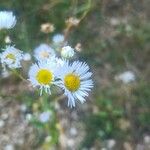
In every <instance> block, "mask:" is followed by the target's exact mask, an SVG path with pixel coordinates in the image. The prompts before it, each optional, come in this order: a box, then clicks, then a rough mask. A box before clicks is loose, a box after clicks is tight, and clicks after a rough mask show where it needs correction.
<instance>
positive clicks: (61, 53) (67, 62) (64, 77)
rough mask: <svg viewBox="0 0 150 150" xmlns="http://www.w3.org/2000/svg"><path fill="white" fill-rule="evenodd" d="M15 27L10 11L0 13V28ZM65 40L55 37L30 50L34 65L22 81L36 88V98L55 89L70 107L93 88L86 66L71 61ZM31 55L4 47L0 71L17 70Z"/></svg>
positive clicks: (69, 50)
mask: <svg viewBox="0 0 150 150" xmlns="http://www.w3.org/2000/svg"><path fill="white" fill-rule="evenodd" d="M4 16H5V17H4ZM15 24H16V17H15V16H14V15H13V13H12V12H6V11H4V12H0V29H10V28H13V27H14V26H15ZM65 40H66V38H65V36H64V35H62V34H56V35H54V36H53V38H52V43H42V44H39V46H37V47H36V48H35V49H34V51H33V56H34V58H35V59H34V60H35V62H33V63H32V65H31V66H29V72H28V78H27V79H26V80H27V81H28V82H29V84H31V85H32V86H33V87H34V88H38V89H39V95H40V96H42V95H43V93H46V94H49V95H50V94H52V92H51V88H52V87H53V86H57V87H58V88H60V89H61V90H62V91H63V94H64V95H65V97H66V99H67V100H68V106H69V107H71V108H72V107H75V106H76V102H77V101H79V102H80V103H84V102H85V101H86V97H87V96H88V95H89V92H90V91H91V89H92V88H93V81H92V72H91V71H90V68H89V66H88V65H87V64H86V63H85V62H80V61H78V60H75V58H76V57H75V55H76V52H75V49H74V48H72V47H71V46H69V45H68V42H67V41H65ZM31 56H32V54H29V53H25V54H24V53H23V52H22V51H20V50H18V49H17V48H16V47H15V46H12V45H7V46H6V48H5V49H3V51H2V53H1V54H0V61H1V64H2V67H3V68H8V69H17V68H21V67H22V66H21V64H22V63H21V62H22V60H26V61H28V60H29V61H31ZM28 57H29V58H28ZM23 79H24V78H23Z"/></svg>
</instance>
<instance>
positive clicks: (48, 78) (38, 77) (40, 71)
mask: <svg viewBox="0 0 150 150" xmlns="http://www.w3.org/2000/svg"><path fill="white" fill-rule="evenodd" d="M55 70H56V67H55V63H54V62H51V63H50V62H47V61H39V62H38V64H33V65H32V66H31V67H30V69H29V81H30V82H31V84H32V85H33V87H37V86H38V87H40V95H42V92H43V89H44V90H45V92H46V93H49V94H51V91H50V87H51V85H52V84H55V81H54V78H55Z"/></svg>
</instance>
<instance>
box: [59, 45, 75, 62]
mask: <svg viewBox="0 0 150 150" xmlns="http://www.w3.org/2000/svg"><path fill="white" fill-rule="evenodd" d="M74 54H75V52H74V49H73V48H72V47H70V46H65V47H63V48H62V50H61V56H62V57H63V58H68V59H69V58H71V57H73V56H74Z"/></svg>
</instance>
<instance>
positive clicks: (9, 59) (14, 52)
mask: <svg viewBox="0 0 150 150" xmlns="http://www.w3.org/2000/svg"><path fill="white" fill-rule="evenodd" d="M0 59H1V63H2V65H7V66H8V67H9V68H20V67H21V60H22V52H21V51H20V50H18V49H16V48H15V47H14V46H7V47H6V49H4V51H3V52H2V53H1V54H0Z"/></svg>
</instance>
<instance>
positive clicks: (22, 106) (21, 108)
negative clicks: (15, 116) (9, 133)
mask: <svg viewBox="0 0 150 150" xmlns="http://www.w3.org/2000/svg"><path fill="white" fill-rule="evenodd" d="M20 110H21V111H22V112H26V110H27V106H26V105H25V104H22V105H21V106H20Z"/></svg>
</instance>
